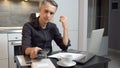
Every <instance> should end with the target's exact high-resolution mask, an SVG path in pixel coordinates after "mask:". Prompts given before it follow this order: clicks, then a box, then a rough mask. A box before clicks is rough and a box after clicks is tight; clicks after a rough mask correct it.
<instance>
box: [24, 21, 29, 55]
mask: <svg viewBox="0 0 120 68" xmlns="http://www.w3.org/2000/svg"><path fill="white" fill-rule="evenodd" d="M27 47H31V30H30V25H29V24H28V23H26V24H24V26H23V29H22V51H23V53H25V49H26V48H27Z"/></svg>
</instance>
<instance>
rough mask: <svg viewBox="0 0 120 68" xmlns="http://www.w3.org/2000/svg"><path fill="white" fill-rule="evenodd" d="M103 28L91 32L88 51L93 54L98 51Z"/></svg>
mask: <svg viewBox="0 0 120 68" xmlns="http://www.w3.org/2000/svg"><path fill="white" fill-rule="evenodd" d="M103 32H104V28H102V29H96V30H92V33H91V38H90V43H89V44H88V51H89V52H91V53H93V54H98V53H99V50H100V45H101V40H102V37H103Z"/></svg>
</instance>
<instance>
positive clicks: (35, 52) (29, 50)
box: [25, 47, 42, 59]
mask: <svg viewBox="0 0 120 68" xmlns="http://www.w3.org/2000/svg"><path fill="white" fill-rule="evenodd" d="M39 50H42V49H41V48H39V47H30V48H27V49H26V50H25V54H26V55H29V56H30V58H31V59H34V58H36V57H37V55H38V51H39Z"/></svg>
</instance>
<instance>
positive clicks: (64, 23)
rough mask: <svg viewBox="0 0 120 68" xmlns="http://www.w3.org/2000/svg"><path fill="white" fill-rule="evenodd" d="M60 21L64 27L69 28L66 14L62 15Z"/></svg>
mask: <svg viewBox="0 0 120 68" xmlns="http://www.w3.org/2000/svg"><path fill="white" fill-rule="evenodd" d="M60 22H61V23H62V26H63V28H68V24H67V23H68V18H67V17H66V16H60Z"/></svg>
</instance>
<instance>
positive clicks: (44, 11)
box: [39, 2, 56, 24]
mask: <svg viewBox="0 0 120 68" xmlns="http://www.w3.org/2000/svg"><path fill="white" fill-rule="evenodd" d="M39 12H40V21H41V22H42V23H44V24H45V23H48V22H49V21H50V20H52V18H53V16H54V14H55V12H56V7H55V6H53V5H51V4H50V3H49V2H47V3H46V4H45V5H43V6H42V7H41V8H40V9H39Z"/></svg>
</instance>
